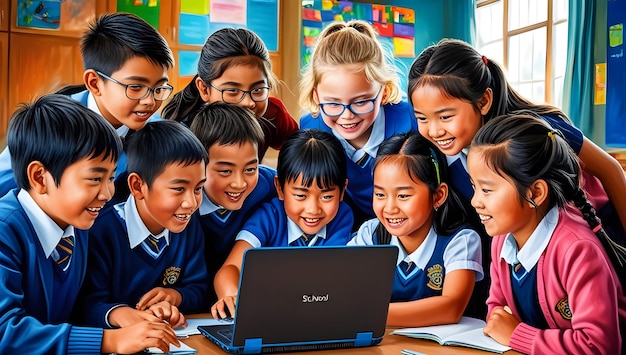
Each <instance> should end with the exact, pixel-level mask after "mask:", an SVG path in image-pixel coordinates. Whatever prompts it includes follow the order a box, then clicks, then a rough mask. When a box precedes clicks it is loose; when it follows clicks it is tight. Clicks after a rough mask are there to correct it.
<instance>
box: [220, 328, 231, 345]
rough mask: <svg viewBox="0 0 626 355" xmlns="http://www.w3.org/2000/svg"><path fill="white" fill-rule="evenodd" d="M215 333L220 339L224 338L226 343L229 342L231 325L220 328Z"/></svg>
mask: <svg viewBox="0 0 626 355" xmlns="http://www.w3.org/2000/svg"><path fill="white" fill-rule="evenodd" d="M217 334H219V336H220V337H222V339H224V340H226V342H227V343H230V341H231V340H232V339H233V327H229V328H225V329H220V330H218V331H217Z"/></svg>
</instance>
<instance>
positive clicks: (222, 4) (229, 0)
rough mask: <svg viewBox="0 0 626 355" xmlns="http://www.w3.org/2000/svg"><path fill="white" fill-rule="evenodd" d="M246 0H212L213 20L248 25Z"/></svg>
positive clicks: (211, 11)
mask: <svg viewBox="0 0 626 355" xmlns="http://www.w3.org/2000/svg"><path fill="white" fill-rule="evenodd" d="M246 9H247V6H246V0H211V2H210V10H209V11H210V13H211V22H221V23H232V24H236V25H242V26H245V25H246Z"/></svg>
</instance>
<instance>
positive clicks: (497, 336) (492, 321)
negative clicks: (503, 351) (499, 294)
mask: <svg viewBox="0 0 626 355" xmlns="http://www.w3.org/2000/svg"><path fill="white" fill-rule="evenodd" d="M519 323H520V321H519V320H517V318H515V316H514V315H512V314H511V311H510V310H508V307H507V306H504V308H495V309H494V310H493V312H491V315H490V316H489V319H487V325H486V326H485V328H483V332H484V333H485V334H486V335H489V336H490V337H492V338H493V339H494V340H495V341H497V342H498V343H500V344H503V345H506V346H509V342H510V341H511V336H512V335H513V331H514V330H515V327H517V325H518V324H519Z"/></svg>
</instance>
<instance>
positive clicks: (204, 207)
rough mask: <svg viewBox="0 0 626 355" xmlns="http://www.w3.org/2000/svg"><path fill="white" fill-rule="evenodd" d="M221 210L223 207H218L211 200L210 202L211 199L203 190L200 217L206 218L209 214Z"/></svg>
mask: <svg viewBox="0 0 626 355" xmlns="http://www.w3.org/2000/svg"><path fill="white" fill-rule="evenodd" d="M220 208H223V207H222V206H219V205H216V204H214V203H213V202H212V201H211V200H209V198H208V197H207V195H206V192H205V191H204V189H202V202H201V203H200V207H199V208H198V210H199V213H200V215H201V216H205V215H207V214H211V213H213V212H215V211H217V210H219V209H220Z"/></svg>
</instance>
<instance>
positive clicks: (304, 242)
mask: <svg viewBox="0 0 626 355" xmlns="http://www.w3.org/2000/svg"><path fill="white" fill-rule="evenodd" d="M289 245H290V246H292V247H306V246H308V245H309V237H307V235H306V234H302V235H301V236H300V238H298V239H296V240H294V241H293V242H291V243H289Z"/></svg>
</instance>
